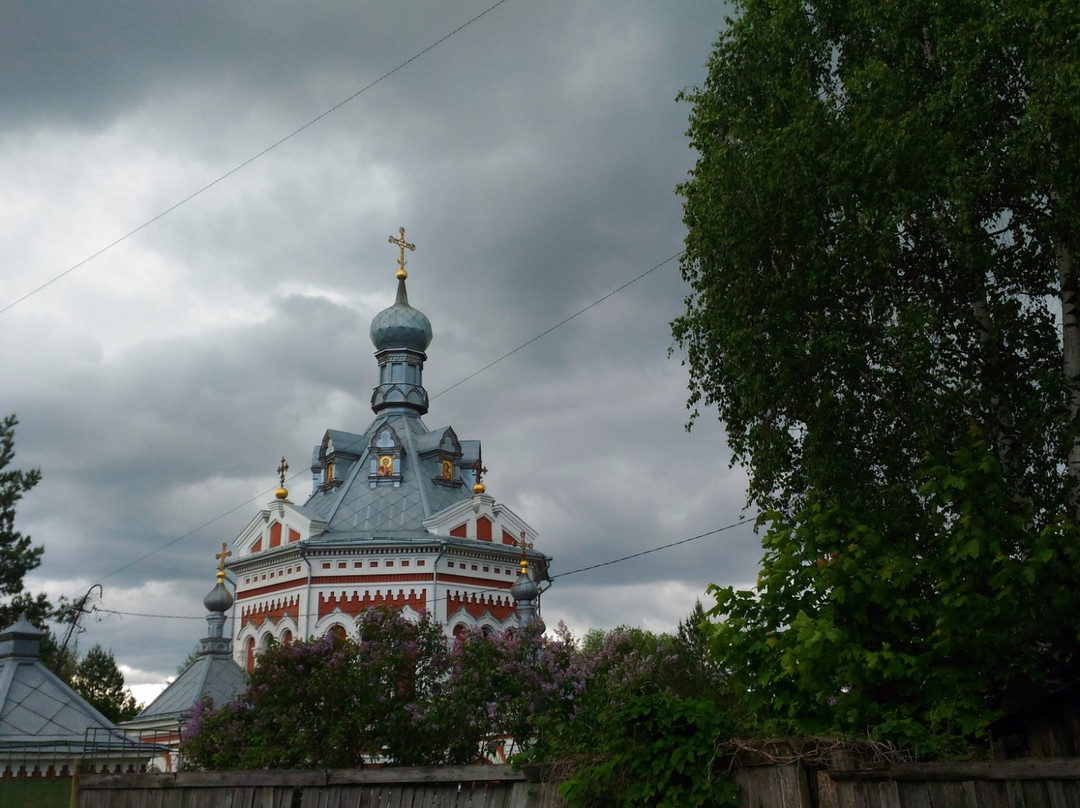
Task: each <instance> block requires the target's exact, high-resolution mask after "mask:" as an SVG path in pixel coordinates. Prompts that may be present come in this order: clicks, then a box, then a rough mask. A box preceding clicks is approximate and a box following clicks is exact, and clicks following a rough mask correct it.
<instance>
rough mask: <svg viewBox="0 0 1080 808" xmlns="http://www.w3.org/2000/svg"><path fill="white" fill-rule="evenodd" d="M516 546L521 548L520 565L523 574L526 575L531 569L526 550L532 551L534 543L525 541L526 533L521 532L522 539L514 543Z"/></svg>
mask: <svg viewBox="0 0 1080 808" xmlns="http://www.w3.org/2000/svg"><path fill="white" fill-rule="evenodd" d="M514 544H515V545H517V546H518V547H520V548H521V561H519V562H518V563H519V564H520V565H521V574H522V575H524V574H525V573H526V572H527V571H528V569H529V559H528V558H527V557H526V556H525V551H526V550H531V549H532V546H533V543H532V542H531V541H526V540H525V531H524V530H523V531H521V538H520V539H518V540H517V541H516V542H514Z"/></svg>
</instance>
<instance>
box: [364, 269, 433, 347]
mask: <svg viewBox="0 0 1080 808" xmlns="http://www.w3.org/2000/svg"><path fill="white" fill-rule="evenodd" d="M431 335H432V332H431V322H430V321H429V320H428V318H427V316H426V315H425V314H424V313H423V312H422V311H419V310H417V309H414V308H413V307H412V306H410V305H409V296H408V294H407V293H406V291H405V279H404V278H401V279H399V280H398V290H397V299H396V300H395V301H394V305H393V306H391V307H390V308H388V309H383V310H382V311H380V312H379V313H378V314H376V315H375V319H374V320H372V321H371V341H372V343H373V344H374V345H375V350H376V351H384V350H387V349H389V348H398V349H404V350H410V351H418V352H420V353H423V352H424V351H426V350H427V347H428V345H430V344H431Z"/></svg>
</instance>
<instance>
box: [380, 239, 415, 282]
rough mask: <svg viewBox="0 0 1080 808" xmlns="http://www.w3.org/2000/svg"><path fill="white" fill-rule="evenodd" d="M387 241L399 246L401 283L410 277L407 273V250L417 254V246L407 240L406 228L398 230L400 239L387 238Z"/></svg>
mask: <svg viewBox="0 0 1080 808" xmlns="http://www.w3.org/2000/svg"><path fill="white" fill-rule="evenodd" d="M386 240H387V241H388V242H390V243H391V244H396V245H398V260H397V265H398V271H397V279H398V280H399V281H403V280H405V279H406V278H407V277H409V273H408V272H406V271H405V251H406V250H412V251H413V252H416V245H415V244H410V243H409V242H407V241H406V240H405V228H404V227H399V228H398V237H397V238H394V237H393V236H387V237H386Z"/></svg>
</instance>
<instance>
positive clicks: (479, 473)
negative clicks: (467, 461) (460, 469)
mask: <svg viewBox="0 0 1080 808" xmlns="http://www.w3.org/2000/svg"><path fill="white" fill-rule="evenodd" d="M469 468H471V469H472V470H473V471H475V472H476V484H475V485H474V486H473V487H472V491H473V493H474V494H482V493H484V492H485V491H487V486H485V485H484V475H485V474H487V469H486V468H484V463H483V461H481V460H480V458H479V457H478V458H476V462H475V463H473V464H472V465H471V466H469Z"/></svg>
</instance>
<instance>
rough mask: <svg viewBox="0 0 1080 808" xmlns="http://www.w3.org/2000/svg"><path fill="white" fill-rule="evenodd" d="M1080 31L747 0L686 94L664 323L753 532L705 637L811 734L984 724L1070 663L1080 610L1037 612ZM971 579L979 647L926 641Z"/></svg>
mask: <svg viewBox="0 0 1080 808" xmlns="http://www.w3.org/2000/svg"><path fill="white" fill-rule="evenodd" d="M1078 33H1080V6H1078V5H1076V4H1073V3H1055V2H1044V1H1042V0H1013V1H1009V0H956V2H949V3H932V2H910V3H879V2H873V1H872V0H851V1H850V2H845V3H838V2H835V0H743V2H741V3H739V4H738V17H737V19H736V20H735V21H733V22H731V23H730V25H729V27H728V29H727V31H726V33H724V34H723V36H722V37H721V39H720V41H719V42H718V44H717V46H716V49H715V51H714V53H713V55H712V57H711V59H710V62H709V65H708V75H707V78H706V80H705V83H704V84H703V86H702V87H700V88H699V89H696V90H693V91H690V92H688V93H686V94H685V99H686V100H688V101H689V102H690V103H691V104H692V105H693V109H692V112H691V117H690V129H689V135H690V137H691V140H692V145H693V146H694V148H695V149H696V150H697V152H698V160H697V163H696V165H695V167H694V169H693V171H692V172H691V174H690V177H689V179H688V180H687V182H685V183H684V184H683V185H682V186H680V189H679V190H680V193H681V194H682V195H683V196H684V198H685V206H684V212H685V214H684V218H685V222H686V224H687V227H688V234H687V239H686V254H685V257H684V260H683V264H682V269H683V274H684V277H685V278H686V280H687V281H688V282H689V284H690V289H691V291H690V294H689V296H688V298H687V308H686V313H685V314H684V315H683V316H682V317H680V318H678V319H676V320H675V322H674V323H673V324H672V326H673V332H674V335H675V337H676V339H677V341H678V342H679V344H680V345H681V347H682V348H683V349H684V350H685V351H686V363H687V365H688V366H689V371H690V400H689V404H690V407H691V409H692V410H693V412H692V415H691V422H692V421H693V419H694V418H696V417H699V409H700V408H701V407H703V406H708V407H712V406H715V407H716V409H717V411H718V413H719V416H720V418H721V419H722V420H723V421H724V423H725V424H726V426H727V430H728V438H729V443H730V446H731V448H732V451H733V456H734V459H735V461H736V462H739V463H741V464H743V465H744V466H745V467H746V469H747V471H748V474H749V480H750V484H749V491H748V504H749V505H751V506H754V507H756V508H759V509H760V510H761V512H762V513H763V514H764V516H763V519H762V524H763V526H765V527H766V528H767V532H766V535H765V542H764V543H765V549H766V555H765V558H764V560H763V569H762V577H761V579H760V582H759V586H758V588H757V589H756V590H755V591H753V592H746V593H741V594H740V593H736V592H734V591H733V590H731V589H726V590H717V592H716V594H717V597H718V603H717V607H716V609H715V610H714V615H715V616H717V617H724V618H726V619H727V621H728V622H727V623H726V624H724V625H723V626H720V627H718V628H717V630H716V633H717V637H716V646H715V647H717V648H718V650H719V651H720V653H721V655H722V656H724V657H730V661H731V664H732V665H736V666H737V665H738V664H739V663H738V660H739V658H740V656H739V655H740V654H742V657H741V658H742V659H743V660H747V659H749V660H751V661H750V663H749V665H750V669H749V670H745V669H746V664H744V665H743V668H744V670H745V672H746V674H747V677H748V682H747V683H746V685H747V687H750V688H754V687H755V685H754V682H756V683H757V685H756V687H757V690H756V691H753V692H756V693H757V694H758V695H762V683H767V684H768V686H769V687H772V688H777V689H778V691H782V692H783V693H784V694H785V695H784V696H783V698H781V703H782V705H783V712H784V714H785V715H786V716H788V717H793V718H794V719H796V720H803V721H805V722H806V723H805V726H807V727H811V726H812V728H813V729H814V731H825V730H828V729H829V728H830V727H831V728H833V729H836V728H841V729H843V728H845V727H846V728H849V729H850V728H854V727H859V726H862V727H866V726H867V724H868V722H869V724H871V725H873V724H877V725H878V726H881V725H884V724H887V723H888V722H889V721H891V720H893V719H896V720H900V721H901V723H904V722H909V723H908V724H905V727H906V729H905V730H904V731H905V732H909V735H910V737H915V735H918V731H919V728H920V727H921V728H926V727H927V726H928V725H930V724H933V723H934V721H935V720H936V719H935V716H938V717H941V716H944V719H943V722H944V723H946V724H948V725H949V731H954V730H955V731H957V732H960V733H961V734H965V733H966V734H968V735H971V734H977V733H978V732H979V731H980V730H981V729H982V728H983V727H984V726H985V723H986V721H988V720H989V719H990V718H991V717H992V716H993V715H996V714H998V713H1000V711H1001V710H1003V709H1006V708H1007V706H1008V705H1009V704H1011V703H1014V702H1015V701H1016V700H1017V699H1018V698H1019V697H1020V693H1019V690H1020V689H1022V687H1023V686H1024V684H1023V683H1025V682H1028V683H1034V684H1035V685H1036V686H1037V685H1038V683H1039V682H1040V681H1045V680H1046V679H1047V678H1048V677H1053V676H1059V675H1065V673H1066V672H1067V671H1072V670H1074V667H1075V666H1074V663H1075V661H1076V650H1075V645H1076V621H1075V618H1074V617H1073V615H1075V614H1076V613H1077V612H1076V608H1075V607H1076V606H1077V605H1078V604H1076V603H1073V602H1072V599H1071V598H1069V597H1065V598H1053V599H1052V600H1053V601H1054V602H1053V603H1052V604H1051V605H1050V607H1049V608H1047V609H1043V610H1041V612H1042V613H1041V614H1036V611H1038V610H1035V611H1033V610H1032V609H1030V608H1028V606H1029V605H1030V601H1031V592H1032V590H1033V589H1034V590H1036V591H1045V590H1044V589H1042V588H1043V587H1046V586H1051V585H1053V586H1058V587H1060V586H1061V584H1062V581H1063V577H1062V573H1063V572H1065V571H1066V569H1065V567H1066V566H1067V565H1068V564H1069V563H1071V562H1070V559H1071V558H1073V554H1074V551H1075V546H1076V542H1077V533H1076V529H1075V527H1076V522H1077V495H1076V491H1077V477H1078V475H1080V449H1078V448H1077V447H1078V442H1080V440H1078V439H1080V429H1078V413H1080V321H1078V315H1077V309H1076V306H1077V300H1076V290H1077V279H1076V274H1075V268H1074V264H1073V256H1074V255H1075V252H1076V239H1077V231H1076V226H1077V222H1078V221H1080V220H1078V213H1080V195H1078V194H1080V191H1078V184H1077V177H1078V176H1080V175H1078V168H1080V160H1078V153H1077V148H1078V147H1077V143H1078V142H1080V138H1078V137H1077V136H1076V133H1077V132H1078V131H1080V51H1078V49H1077V38H1078ZM959 487H968V488H966V489H965V490H969V492H970V493H971V496H967V497H958V496H956V495H957V492H958V491H959V490H960V488H959ZM972 487H975V488H977V490H973V489H972ZM973 520H976V521H978V522H979V523H980V524H981V528H980V530H981V532H979V533H978V535H975V534H973V533H972V532H971V530H969V529H968V528H970V527H971V525H972V524H973ZM849 548H854V549H850V550H849ZM845 553H847V555H845ZM852 557H857V561H851V558H852ZM942 559H948V560H949V565H948V566H947V567H943V566H942V563H941V560H942ZM1006 567H1007V568H1008V570H1009V571H1008V573H1007V574H1004V573H1002V569H1004V568H1006ZM841 569H843V570H844V571H845V572H844V574H840V573H839V572H838V570H841ZM972 576H976V578H977V576H982V577H981V578H977V579H978V580H979V585H978V586H976V587H968V589H967V590H965V589H964V585H963V584H964V581H965V579H967V578H970V577H972ZM1010 598H1024V599H1025V602H1023V603H1021V604H1019V605H1017V603H1016V602H1015V600H1014V601H1010V600H1009V599H1010ZM957 599H959V600H957ZM901 602H902V604H903V605H902V607H899V606H898V605H897V604H898V603H901ZM975 603H979V604H981V606H982V608H983V609H984V611H983V612H982V613H980V614H979V615H977V616H976V617H977V619H976V620H975V623H977V624H978V625H979V626H982V627H983V628H985V629H986V630H985V631H984V632H983V633H982V634H981V635H979V637H977V638H975V639H976V640H978V641H975V642H972V643H969V644H960V645H957V644H955V643H954V644H952V645H949V644H948V643H944V644H941V645H940V646H935V644H934V643H933V642H930V641H929V640H928V638H929V637H931V636H933V632H934V631H937V630H938V629H939V628H941V622H940V621H942V620H944V623H945V624H948V625H947V626H946V630H950V631H951V630H959V629H960V628H961V627H960V626H959V625H958V624H956V623H955V621H956V620H957V619H958V615H959V614H962V613H963V610H964V609H965V608H970V607H972V606H973V605H974V604H975ZM945 604H952V605H951V606H949V607H948V608H945ZM965 604H966V605H965ZM953 608H955V609H956V610H959V611H958V612H957V611H950V609H953ZM987 610H988V611H987ZM868 617H869V618H870V619H867V618H868ZM949 626H951V627H952V628H949ZM1010 633H1011V635H1012V641H1011V643H1009V642H1008V641H1007V639H1006V638H1008V637H1009V636H1010ZM939 636H940V635H939ZM1020 638H1023V639H1022V640H1021V639H1020ZM1018 640H1020V641H1022V642H1026V643H1029V644H1028V645H1027V646H1025V647H1023V648H1020V649H1018V650H1017V649H1016V648H1015V644H1016V642H1017V641H1018ZM815 643H817V646H816V647H815V645H814V644H815ZM961 645H962V646H963V647H961ZM946 646H948V647H946ZM1014 651H1015V653H1013V652H1014ZM748 654H749V656H747V655H748ZM837 654H841V655H843V654H848V656H847V657H845V659H847V660H848V662H847V663H846V664H847V665H849V667H846V668H844V669H843V670H838V669H837V666H835V665H833V666H832V667H831V668H830V666H829V664H828V663H827V662H826V658H827V657H829V656H830V655H831V656H832V658H833V659H834V660H835V659H836V655H837ZM881 654H885V655H886V657H888V658H887V659H886V658H885V657H881V656H880V655H881ZM873 655H878V656H873ZM890 655H891V656H890ZM972 655H974V656H972ZM965 659H966V660H967V661H966V662H965V661H964V660H965ZM815 660H817V661H818V662H820V666H818V667H815V664H814V661H815ZM898 660H900V661H898ZM871 663H873V664H875V665H878V666H879V670H880V671H881V672H880V675H878V676H877V677H876V678H875V677H874V676H873V675H867V676H863V677H858V676H856V672H857V671H858V670H860V669H865V667H866V665H868V664H871ZM965 665H966V666H967V667H966V668H965V667H964V666H965ZM995 665H996V666H998V667H997V669H996V670H995V671H993V672H988V671H987V670H986V669H987V668H989V667H993V666H995ZM860 666H862V668H860ZM956 671H960V672H961V673H962V674H963V675H959V674H958V676H956V677H953V676H951V673H953V672H956ZM947 674H948V675H947ZM967 674H973V675H967ZM845 676H846V677H849V678H848V679H845V678H844V677H845ZM933 676H945V680H946V681H954V680H955V682H956V683H955V687H954V691H955V692H954V696H955V697H956V703H961V704H963V707H962V708H960V709H959V710H958V711H957V712H954V713H949V710H948V709H946V708H947V704H946V699H947V698H948V694H947V693H936V694H935V695H934V696H932V697H931V696H929V695H926V696H925V697H920V695H919V693H920V687H919V683H920V682H925V681H927V679H926V677H933ZM898 683H900V684H903V685H905V686H903V687H898V686H897V685H898ZM908 685H910V686H908ZM924 691H925V688H924ZM889 693H892V694H893V696H892V698H891V700H890V697H889ZM762 697H763V695H762ZM849 697H850V698H849ZM875 698H877V699H881V698H884V699H886V703H885V704H884V709H883V710H875V708H874V706H873V704H874V701H873V700H874V699H875ZM904 699H906V701H902V700H904ZM920 699H921V700H920ZM934 699H936V701H934ZM845 703H846V704H847V707H846V708H844V709H837V705H839V706H840V707H843V706H844V704H845ZM759 706H761V707H763V708H764V706H765V703H764V702H762V703H761V704H760V705H759ZM845 710H846V712H845ZM890 710H891V712H890ZM841 712H843V713H844V715H843V716H841V715H840V713H841ZM811 719H812V720H811ZM939 728H940V727H939Z"/></svg>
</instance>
